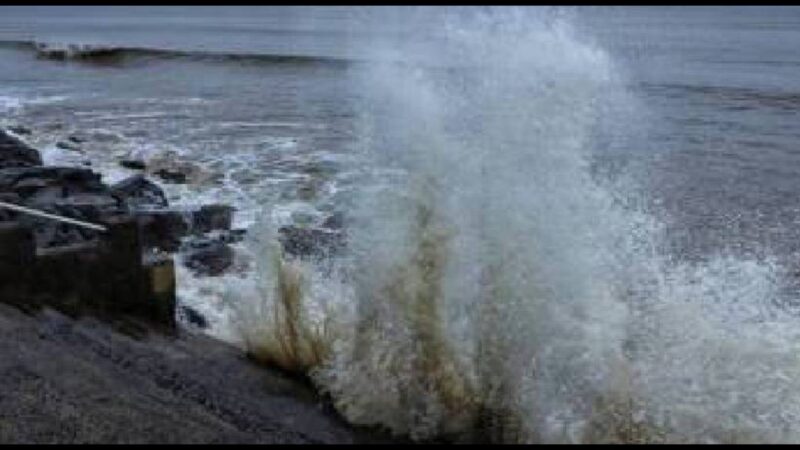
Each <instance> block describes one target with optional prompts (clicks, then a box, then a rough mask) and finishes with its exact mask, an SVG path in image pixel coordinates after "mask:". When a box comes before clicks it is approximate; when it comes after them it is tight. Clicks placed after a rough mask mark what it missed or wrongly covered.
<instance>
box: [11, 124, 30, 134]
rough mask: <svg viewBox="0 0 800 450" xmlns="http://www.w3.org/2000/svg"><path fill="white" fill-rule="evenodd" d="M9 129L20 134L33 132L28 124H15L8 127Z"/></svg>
mask: <svg viewBox="0 0 800 450" xmlns="http://www.w3.org/2000/svg"><path fill="white" fill-rule="evenodd" d="M8 130H9V131H11V132H12V133H14V134H18V135H20V136H27V135H30V134H32V133H33V131H31V129H30V128H28V127H26V126H23V125H14V126H11V127H8Z"/></svg>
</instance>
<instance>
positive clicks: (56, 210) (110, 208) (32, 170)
mask: <svg viewBox="0 0 800 450" xmlns="http://www.w3.org/2000/svg"><path fill="white" fill-rule="evenodd" d="M0 194H3V195H4V196H5V197H6V198H7V199H8V200H7V201H9V202H11V203H14V204H17V205H22V206H27V207H30V208H33V209H36V210H39V211H44V212H47V213H52V214H57V215H60V216H64V217H68V218H71V219H78V220H83V221H86V222H92V223H98V222H102V221H103V220H104V219H105V218H107V217H110V216H115V215H119V214H123V213H124V212H125V207H124V204H123V203H122V202H121V201H120V200H119V199H117V198H116V197H114V196H113V195H112V194H111V191H110V190H109V189H108V186H106V185H105V184H103V183H102V182H101V178H100V175H99V174H97V173H95V172H93V171H91V170H87V169H79V168H68V167H15V168H7V169H3V170H0ZM17 220H19V221H20V222H21V223H24V224H27V225H29V226H31V227H32V228H33V229H34V232H35V236H36V242H37V246H39V247H53V246H61V245H67V244H75V243H79V242H83V241H87V240H93V239H96V238H97V237H98V234H97V231H94V230H91V229H87V228H84V227H79V226H76V225H70V224H66V223H62V222H58V221H54V220H50V219H43V218H39V217H36V216H32V215H28V214H20V215H18V217H17Z"/></svg>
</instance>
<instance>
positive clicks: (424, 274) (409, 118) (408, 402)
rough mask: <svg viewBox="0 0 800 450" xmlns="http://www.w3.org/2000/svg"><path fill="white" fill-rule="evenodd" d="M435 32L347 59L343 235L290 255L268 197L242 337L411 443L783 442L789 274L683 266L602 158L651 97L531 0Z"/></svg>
mask: <svg viewBox="0 0 800 450" xmlns="http://www.w3.org/2000/svg"><path fill="white" fill-rule="evenodd" d="M439 29H440V30H442V36H440V37H441V39H439V40H437V41H436V43H435V44H434V43H428V44H422V45H417V44H409V45H407V46H405V47H396V46H395V47H392V48H380V49H379V50H376V51H382V52H391V53H393V54H394V55H396V56H400V57H401V58H402V60H403V62H404V64H402V65H396V64H372V65H369V66H366V67H361V68H359V69H358V70H355V71H354V74H353V82H354V83H355V84H356V85H357V86H358V87H359V88H361V89H362V90H363V92H364V94H365V96H364V103H363V104H362V106H361V109H360V112H361V120H362V121H361V127H360V129H359V139H360V148H361V153H360V156H361V158H360V164H359V169H360V170H361V179H360V182H359V188H358V189H357V190H356V192H355V193H354V196H353V200H352V202H351V204H352V205H354V206H353V207H352V210H351V211H350V212H349V216H348V217H349V220H348V222H347V233H348V242H349V246H348V248H347V249H346V250H345V251H344V252H343V253H341V254H339V255H338V256H335V257H333V258H331V259H326V260H309V259H294V258H291V257H289V256H287V255H285V254H284V253H283V252H282V250H281V247H280V245H279V243H278V241H277V233H276V231H275V225H274V224H273V222H272V212H271V211H267V212H266V213H265V215H264V217H262V220H261V222H260V224H259V225H257V226H255V227H253V229H252V230H251V242H250V250H251V251H252V253H253V254H254V255H255V258H256V267H255V277H254V278H253V279H252V280H243V281H241V282H237V283H233V284H231V285H230V286H229V292H228V293H227V295H228V301H229V303H230V305H231V307H232V308H233V309H234V314H233V315H232V319H231V320H232V324H233V325H232V326H234V327H237V330H238V331H239V333H240V338H241V343H242V345H244V346H245V348H246V349H248V351H250V353H251V354H252V355H253V356H255V357H256V358H259V359H261V360H262V361H264V362H266V363H269V364H272V365H277V366H280V367H282V368H284V369H286V370H291V371H296V372H299V373H304V374H307V375H308V376H310V377H311V379H312V380H313V381H314V382H315V383H316V385H317V386H318V388H319V389H320V390H321V391H323V392H326V393H328V394H329V395H330V396H331V397H332V399H333V402H334V404H335V406H336V408H337V409H338V410H339V411H340V412H341V413H342V414H343V415H344V416H345V417H346V418H347V419H348V420H349V421H351V422H353V423H356V424H362V425H378V426H383V427H386V428H388V429H390V430H392V431H393V432H395V433H399V434H407V435H410V436H412V437H413V438H415V439H420V440H425V439H436V438H441V437H449V438H453V439H456V440H461V439H465V440H472V441H474V440H483V439H487V440H490V441H496V442H557V443H563V442H625V443H631V442H787V441H795V442H796V441H797V440H798V439H799V438H800V436H799V435H798V432H799V431H800V430H798V427H797V425H796V424H797V417H798V414H800V394H799V392H800V389H798V387H800V386H798V384H800V383H799V382H798V378H797V376H796V375H797V373H798V372H797V369H798V368H800V365H799V364H800V356H798V355H800V353H798V349H797V345H798V344H797V343H798V342H800V341H799V340H798V339H797V338H798V336H797V334H798V331H797V330H800V328H799V327H798V323H797V319H795V318H793V317H792V316H790V315H788V314H786V313H784V312H783V311H782V310H780V308H778V307H777V306H776V305H777V302H776V300H777V299H778V298H779V296H780V295H781V292H782V291H781V287H782V282H783V281H782V280H783V268H782V267H780V266H779V265H778V264H777V263H775V262H774V261H772V260H771V259H770V258H762V259H760V260H756V259H742V258H741V257H737V256H733V255H729V254H725V253H720V254H717V255H712V256H711V257H709V258H708V259H706V260H705V261H703V262H698V263H687V262H681V261H676V260H673V259H672V258H671V257H670V255H669V254H668V253H667V252H666V251H664V248H665V247H666V245H665V243H664V235H663V226H662V224H661V223H660V221H659V219H658V217H656V216H653V215H651V214H649V213H648V212H647V211H646V210H645V209H644V208H643V206H641V205H643V204H645V203H646V202H644V201H642V199H641V198H638V195H640V193H641V192H642V191H641V190H640V189H638V188H637V186H635V185H633V184H632V183H633V181H632V180H633V179H635V177H633V176H627V175H631V174H624V173H623V174H621V175H618V176H615V177H614V178H606V179H603V178H598V176H597V175H596V174H595V172H593V171H592V170H591V162H592V157H593V155H594V154H595V153H596V152H597V151H599V148H598V147H599V146H600V143H603V145H608V143H609V142H611V143H613V142H614V141H615V140H617V139H624V138H625V137H626V136H627V135H629V134H630V133H631V130H630V128H631V127H635V126H636V120H635V119H636V118H637V117H641V116H640V115H639V114H638V113H637V111H639V109H640V108H642V107H643V105H641V104H640V102H638V100H637V99H636V98H635V97H633V96H632V94H631V93H630V92H629V91H628V90H627V89H626V88H625V84H624V82H623V81H624V80H622V79H621V76H620V73H621V72H620V71H619V69H618V68H617V67H615V65H614V62H613V61H612V60H611V59H610V58H609V56H608V54H607V53H606V52H604V51H603V50H602V49H601V48H599V47H597V46H595V45H593V44H592V43H591V41H590V40H588V38H587V37H586V36H580V35H578V34H577V33H576V32H575V30H574V29H573V28H572V27H571V21H570V18H569V17H568V16H566V17H565V16H563V15H558V14H557V15H555V16H554V15H551V14H547V13H541V12H540V11H530V10H521V9H503V10H489V11H488V12H483V11H481V12H477V13H475V14H461V15H458V16H450V17H449V19H447V20H445V21H444V22H443V23H442V24H441V27H440V28H439ZM424 58H442V59H447V60H449V61H456V62H459V63H463V66H466V67H469V70H447V71H441V70H433V69H431V68H430V67H429V66H426V65H425V64H416V62H418V61H419V60H420V59H424Z"/></svg>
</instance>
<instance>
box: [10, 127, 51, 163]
mask: <svg viewBox="0 0 800 450" xmlns="http://www.w3.org/2000/svg"><path fill="white" fill-rule="evenodd" d="M41 165H42V155H41V154H40V153H39V151H38V150H36V149H35V148H32V147H30V146H28V145H27V144H25V143H24V142H22V141H21V140H19V139H17V138H15V137H14V136H11V135H10V134H8V133H6V132H5V131H3V130H0V169H5V168H9V167H36V166H41Z"/></svg>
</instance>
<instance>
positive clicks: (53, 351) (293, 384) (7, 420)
mask: <svg viewBox="0 0 800 450" xmlns="http://www.w3.org/2000/svg"><path fill="white" fill-rule="evenodd" d="M137 325H138V327H139V328H138V331H135V332H130V331H129V332H124V331H120V330H117V329H114V327H113V326H111V325H110V324H108V323H106V322H103V321H100V320H98V319H96V318H93V317H82V318H79V319H72V318H69V317H67V316H64V315H62V314H61V313H58V312H56V311H54V310H52V309H49V308H45V309H43V310H41V311H39V312H36V313H33V314H26V313H24V312H22V311H21V310H19V309H17V308H14V307H12V306H9V305H5V304H0V356H1V357H0V385H1V386H3V390H2V393H0V443H3V444H11V443H26V444H33V443H59V444H67V443H108V444H112V443H173V444H178V443H180V444H184V443H392V442H399V440H396V439H394V438H391V437H389V436H387V435H385V434H383V433H381V432H379V431H377V430H364V429H359V428H357V427H353V426H352V425H349V424H347V423H346V422H345V421H344V419H343V418H341V417H340V416H338V415H337V414H335V413H332V412H331V410H330V407H328V406H325V404H324V403H325V402H324V401H323V400H322V399H320V398H319V396H318V395H317V394H316V392H314V391H313V390H312V389H311V388H310V386H307V385H306V384H304V383H303V382H301V381H298V380H295V379H293V378H291V377H289V376H287V375H285V374H281V373H279V372H277V371H274V370H270V369H268V368H264V367H262V366H259V365H257V364H255V363H254V362H251V361H250V360H248V359H247V358H246V357H245V356H244V354H243V352H241V351H240V350H238V349H236V348H234V347H232V346H230V345H228V344H225V343H223V342H220V341H217V340H215V339H213V338H210V337H207V336H202V335H198V334H193V333H187V332H181V333H179V334H178V336H175V337H169V336H165V335H163V334H161V333H160V332H158V331H157V330H154V329H152V328H149V326H148V325H146V324H143V323H138V324H137ZM134 334H139V336H138V337H137V336H134Z"/></svg>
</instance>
